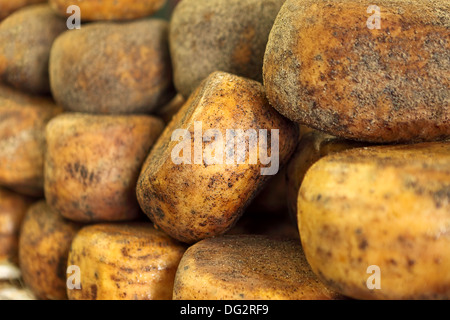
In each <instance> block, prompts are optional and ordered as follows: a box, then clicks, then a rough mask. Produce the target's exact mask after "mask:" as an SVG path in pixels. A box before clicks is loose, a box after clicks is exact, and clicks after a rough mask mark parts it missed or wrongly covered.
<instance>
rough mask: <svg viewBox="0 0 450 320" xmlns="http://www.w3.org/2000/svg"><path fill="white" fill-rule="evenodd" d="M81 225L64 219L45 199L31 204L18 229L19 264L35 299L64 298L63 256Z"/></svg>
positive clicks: (65, 260)
mask: <svg viewBox="0 0 450 320" xmlns="http://www.w3.org/2000/svg"><path fill="white" fill-rule="evenodd" d="M80 227H81V226H80V225H79V224H77V223H75V222H71V221H69V220H66V219H64V218H63V217H61V215H60V214H59V213H58V212H56V211H54V210H52V209H51V208H50V207H49V206H48V205H47V204H46V203H45V201H41V202H39V203H36V204H35V205H33V206H32V207H31V208H30V209H29V210H28V212H27V213H26V215H25V219H24V221H23V224H22V228H21V231H20V240H19V264H20V270H21V271H22V277H23V280H24V282H25V284H26V285H27V286H28V287H29V288H30V289H31V291H32V292H33V293H34V294H35V295H36V297H37V298H39V299H49V300H62V299H67V294H66V271H67V258H68V255H69V249H70V244H71V242H72V239H73V237H74V236H75V234H76V233H77V231H78V230H79V228H80Z"/></svg>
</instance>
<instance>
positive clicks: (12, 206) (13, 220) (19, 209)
mask: <svg viewBox="0 0 450 320" xmlns="http://www.w3.org/2000/svg"><path fill="white" fill-rule="evenodd" d="M32 203H33V199H32V198H29V197H25V196H22V195H19V194H17V193H14V192H11V191H9V190H6V189H3V188H0V261H2V260H10V261H13V262H16V260H17V254H18V251H17V247H18V243H19V230H20V226H21V225H22V220H23V217H24V216H25V213H26V212H27V210H28V207H29V206H30V205H31V204H32Z"/></svg>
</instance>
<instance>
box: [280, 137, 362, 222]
mask: <svg viewBox="0 0 450 320" xmlns="http://www.w3.org/2000/svg"><path fill="white" fill-rule="evenodd" d="M367 145H368V144H367V143H364V142H358V141H352V140H346V139H342V138H337V137H334V136H331V135H329V134H326V133H323V132H320V131H317V130H313V131H310V132H307V133H305V134H304V135H303V136H302V138H301V139H300V143H299V145H298V146H297V150H296V151H295V153H294V155H293V156H292V158H291V159H290V160H289V163H288V165H287V167H286V173H285V183H286V189H287V192H286V193H287V203H288V210H289V214H290V215H291V216H292V217H293V218H294V219H295V220H297V199H298V191H299V190H300V186H301V184H302V181H303V178H304V177H305V174H306V172H307V171H308V169H309V168H310V167H311V166H312V165H313V164H314V163H315V162H316V161H317V160H319V159H320V158H322V157H324V156H326V155H328V154H332V153H335V152H340V151H344V150H347V149H352V148H358V147H363V146H367Z"/></svg>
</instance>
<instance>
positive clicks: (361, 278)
mask: <svg viewBox="0 0 450 320" xmlns="http://www.w3.org/2000/svg"><path fill="white" fill-rule="evenodd" d="M449 213H450V143H449V142H441V143H439V142H434V143H421V144H416V145H398V146H381V147H368V148H357V149H352V150H348V151H344V152H340V153H335V154H332V155H329V156H327V157H325V158H322V159H321V160H319V161H318V162H317V163H316V164H314V165H313V166H312V167H311V169H310V170H309V171H308V172H307V174H306V176H305V178H304V180H303V183H302V186H301V188H300V192H299V197H298V219H299V230H300V236H301V241H302V244H303V248H304V251H305V254H306V257H307V259H308V262H309V263H310V265H311V267H312V270H313V271H314V272H315V273H316V274H317V275H318V276H319V278H320V279H321V280H322V281H323V282H324V283H326V284H328V285H329V286H330V287H332V288H334V289H335V290H337V291H339V292H340V293H342V294H344V295H347V296H350V297H353V298H359V299H449V298H450V273H449V270H450V255H449V252H450V237H449V230H450V215H449ZM378 286H380V287H381V288H380V289H377V287H378Z"/></svg>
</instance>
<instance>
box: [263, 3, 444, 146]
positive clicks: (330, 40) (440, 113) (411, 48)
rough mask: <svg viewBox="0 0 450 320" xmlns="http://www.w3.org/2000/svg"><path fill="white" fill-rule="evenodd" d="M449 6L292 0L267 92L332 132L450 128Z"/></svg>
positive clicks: (278, 24) (399, 134) (421, 134)
mask: <svg viewBox="0 0 450 320" xmlns="http://www.w3.org/2000/svg"><path fill="white" fill-rule="evenodd" d="M449 12H450V3H449V1H447V0H380V1H376V2H373V1H369V0H324V1H318V0H287V1H286V2H285V4H284V5H283V7H282V9H281V10H280V13H279V15H278V16H277V19H276V21H275V23H274V26H273V28H272V31H271V33H270V36H269V41H268V44H267V49H266V53H265V58H264V85H265V87H266V90H267V97H268V99H269V101H270V103H271V104H272V105H273V106H274V107H275V108H276V109H277V110H278V111H279V112H280V113H281V114H283V115H285V116H286V117H288V118H289V119H291V120H293V121H297V122H299V123H302V124H305V125H307V126H310V127H313V128H315V129H318V130H322V131H325V132H327V133H329V134H332V135H334V136H339V137H344V138H348V139H356V140H363V141H372V142H412V141H415V142H419V141H434V140H444V139H446V138H449V137H450V126H449V121H450V107H449V94H450V91H449V88H450V78H449V76H448V70H449V54H448V52H449V51H450V14H449ZM380 19H381V20H380ZM378 21H380V25H379V29H378Z"/></svg>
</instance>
